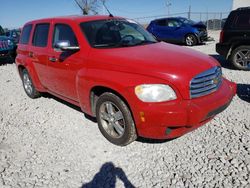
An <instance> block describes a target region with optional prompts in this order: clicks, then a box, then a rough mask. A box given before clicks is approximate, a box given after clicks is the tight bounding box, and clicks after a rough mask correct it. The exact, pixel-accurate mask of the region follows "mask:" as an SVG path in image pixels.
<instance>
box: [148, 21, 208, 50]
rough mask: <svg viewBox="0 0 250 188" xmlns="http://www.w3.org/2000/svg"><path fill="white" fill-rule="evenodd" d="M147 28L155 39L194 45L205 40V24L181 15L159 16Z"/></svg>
mask: <svg viewBox="0 0 250 188" xmlns="http://www.w3.org/2000/svg"><path fill="white" fill-rule="evenodd" d="M147 30H148V31H149V32H150V33H152V34H153V35H154V36H155V37H156V38H157V40H159V41H166V42H170V43H185V44H186V45H187V46H194V45H196V44H199V43H202V42H204V41H206V40H207V29H206V26H205V25H204V24H203V23H201V22H199V23H196V22H194V21H192V20H189V19H187V18H182V17H173V18H161V19H156V20H153V21H151V22H150V24H149V26H148V27H147Z"/></svg>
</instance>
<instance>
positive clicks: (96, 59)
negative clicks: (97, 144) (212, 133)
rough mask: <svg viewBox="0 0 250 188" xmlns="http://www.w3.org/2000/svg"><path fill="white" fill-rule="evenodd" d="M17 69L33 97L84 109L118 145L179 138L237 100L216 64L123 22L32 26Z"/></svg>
mask: <svg viewBox="0 0 250 188" xmlns="http://www.w3.org/2000/svg"><path fill="white" fill-rule="evenodd" d="M16 65H17V67H18V70H19V73H20V76H21V79H22V81H23V86H24V90H25V92H26V93H27V95H28V96H29V97H31V98H36V97H39V96H40V93H41V92H49V93H51V94H53V95H55V96H57V97H59V98H61V99H64V100H66V101H68V102H70V103H72V104H75V105H77V106H80V107H81V109H82V111H83V112H85V113H87V114H89V115H91V116H93V117H96V118H97V121H98V127H99V129H100V131H101V133H102V134H103V135H104V137H106V138H107V139H108V140H109V141H110V142H112V143H113V144H116V145H120V146H124V145H127V144H129V143H131V142H132V141H134V140H135V139H136V138H137V136H142V137H148V138H155V139H169V138H175V137H179V136H181V135H183V134H185V133H187V132H189V131H192V130H194V129H195V128H197V127H199V126H201V125H203V124H204V123H206V122H208V121H209V120H211V119H212V118H213V117H214V116H215V115H216V114H218V113H220V112H221V111H223V110H224V109H225V108H227V106H228V105H229V103H230V102H231V100H232V98H233V96H234V95H235V93H236V85H235V84H234V83H232V82H230V81H228V80H227V79H225V78H224V77H222V72H221V67H220V65H219V63H218V62H217V61H216V60H215V59H213V58H211V57H209V56H207V55H204V54H201V53H199V52H196V51H193V50H191V49H187V48H184V47H180V46H176V45H172V44H167V43H163V42H157V41H156V40H155V39H154V38H153V37H152V35H151V34H150V33H148V32H147V31H146V30H145V29H144V28H143V27H142V26H140V25H138V24H137V23H136V22H134V21H131V20H128V19H124V18H119V17H108V16H88V17H86V16H85V17H82V16H80V17H77V16H76V17H58V18H51V19H50V18H49V19H42V20H36V21H31V22H28V23H27V24H25V26H24V27H23V30H22V34H21V38H20V43H19V45H18V55H17V58H16Z"/></svg>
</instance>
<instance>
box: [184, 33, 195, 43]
mask: <svg viewBox="0 0 250 188" xmlns="http://www.w3.org/2000/svg"><path fill="white" fill-rule="evenodd" d="M197 43H198V40H197V38H196V36H195V35H193V34H188V35H187V36H186V37H185V44H186V45H187V46H194V45H196V44H197Z"/></svg>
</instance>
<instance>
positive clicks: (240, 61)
mask: <svg viewBox="0 0 250 188" xmlns="http://www.w3.org/2000/svg"><path fill="white" fill-rule="evenodd" d="M216 51H217V52H218V53H219V54H220V55H222V56H224V57H225V58H226V59H228V60H231V62H232V64H233V65H234V67H236V68H237V69H241V70H250V7H246V8H239V9H237V10H234V11H232V12H231V13H230V14H229V16H228V19H227V21H226V23H225V25H224V27H223V29H222V31H221V35H220V42H219V43H217V44H216Z"/></svg>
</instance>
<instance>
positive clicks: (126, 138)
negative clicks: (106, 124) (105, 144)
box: [96, 93, 135, 146]
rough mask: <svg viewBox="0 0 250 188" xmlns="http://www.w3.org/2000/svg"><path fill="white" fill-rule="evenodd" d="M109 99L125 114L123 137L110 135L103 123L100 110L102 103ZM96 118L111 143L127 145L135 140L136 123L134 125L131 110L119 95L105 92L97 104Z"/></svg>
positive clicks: (100, 128)
mask: <svg viewBox="0 0 250 188" xmlns="http://www.w3.org/2000/svg"><path fill="white" fill-rule="evenodd" d="M107 101H110V102H112V103H114V104H115V105H116V106H117V107H118V108H119V110H120V111H121V112H122V114H123V117H124V120H125V132H124V134H123V136H122V137H121V138H113V137H111V136H109V134H108V133H107V132H106V131H105V129H104V128H103V126H102V124H101V119H100V116H99V110H100V107H101V105H102V104H103V103H104V102H107ZM96 118H97V122H98V127H99V130H100V131H101V133H102V134H103V136H104V137H105V138H106V139H107V140H108V141H110V142H111V143H113V144H115V145H118V146H125V145H127V144H129V143H131V142H132V141H134V140H135V135H134V134H135V125H134V121H133V118H132V115H131V112H130V110H129V108H128V107H127V105H126V104H125V103H124V102H123V101H122V100H121V99H120V98H119V97H118V96H116V95H114V94H113V93H104V94H102V95H101V96H100V97H99V99H98V101H97V104H96Z"/></svg>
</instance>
